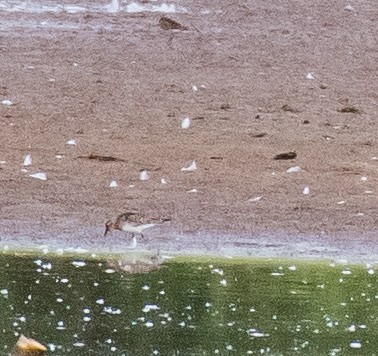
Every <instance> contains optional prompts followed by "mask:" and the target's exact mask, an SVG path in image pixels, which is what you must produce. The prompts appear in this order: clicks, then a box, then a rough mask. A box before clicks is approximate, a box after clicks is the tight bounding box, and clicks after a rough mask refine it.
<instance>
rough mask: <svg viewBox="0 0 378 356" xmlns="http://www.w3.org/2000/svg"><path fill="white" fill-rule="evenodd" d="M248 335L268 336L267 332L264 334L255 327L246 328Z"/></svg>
mask: <svg viewBox="0 0 378 356" xmlns="http://www.w3.org/2000/svg"><path fill="white" fill-rule="evenodd" d="M247 333H248V335H250V336H253V337H264V336H269V334H264V333H262V332H260V331H258V330H256V329H248V330H247Z"/></svg>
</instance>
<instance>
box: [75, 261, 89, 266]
mask: <svg viewBox="0 0 378 356" xmlns="http://www.w3.org/2000/svg"><path fill="white" fill-rule="evenodd" d="M72 264H73V265H74V266H75V267H83V266H85V265H86V262H84V261H72Z"/></svg>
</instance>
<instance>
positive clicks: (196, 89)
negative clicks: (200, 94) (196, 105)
mask: <svg viewBox="0 0 378 356" xmlns="http://www.w3.org/2000/svg"><path fill="white" fill-rule="evenodd" d="M192 90H193V92H194V93H195V92H197V91H198V87H197V85H192Z"/></svg>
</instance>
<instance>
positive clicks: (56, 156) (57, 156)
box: [55, 155, 63, 159]
mask: <svg viewBox="0 0 378 356" xmlns="http://www.w3.org/2000/svg"><path fill="white" fill-rule="evenodd" d="M55 158H57V159H61V158H63V155H55Z"/></svg>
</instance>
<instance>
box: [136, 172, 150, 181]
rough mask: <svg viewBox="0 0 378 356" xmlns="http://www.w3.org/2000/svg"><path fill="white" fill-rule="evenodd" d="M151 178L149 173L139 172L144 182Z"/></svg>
mask: <svg viewBox="0 0 378 356" xmlns="http://www.w3.org/2000/svg"><path fill="white" fill-rule="evenodd" d="M149 178H150V175H149V174H148V172H147V171H140V172H139V179H140V180H142V181H144V180H148V179H149Z"/></svg>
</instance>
